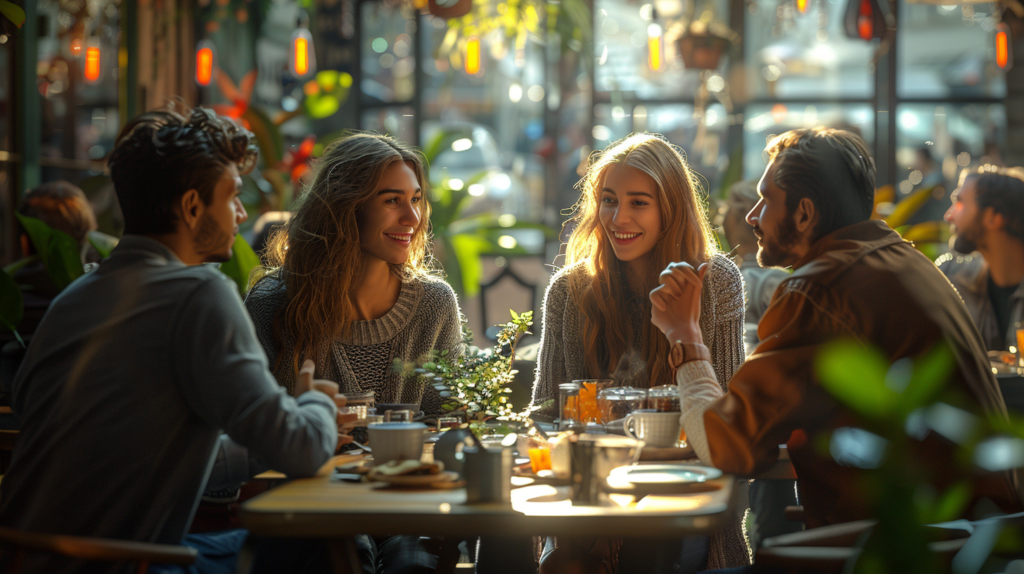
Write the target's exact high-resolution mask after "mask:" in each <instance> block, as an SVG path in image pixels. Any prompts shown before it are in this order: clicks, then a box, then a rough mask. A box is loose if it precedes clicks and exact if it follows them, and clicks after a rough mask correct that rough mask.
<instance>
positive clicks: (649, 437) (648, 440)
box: [622, 413, 681, 447]
mask: <svg viewBox="0 0 1024 574" xmlns="http://www.w3.org/2000/svg"><path fill="white" fill-rule="evenodd" d="M622 427H623V430H624V431H625V432H626V436H628V437H631V438H635V439H639V440H642V441H644V444H646V446H653V447H671V446H675V445H676V442H677V441H678V440H679V432H680V430H681V425H680V422H679V413H633V414H631V415H629V416H627V417H626V420H625V422H624V423H623V425H622Z"/></svg>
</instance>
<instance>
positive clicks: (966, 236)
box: [944, 178, 982, 255]
mask: <svg viewBox="0 0 1024 574" xmlns="http://www.w3.org/2000/svg"><path fill="white" fill-rule="evenodd" d="M974 184H975V181H974V179H973V178H967V179H965V180H964V183H963V185H961V186H960V187H959V188H958V189H957V190H956V191H954V192H953V197H952V199H953V205H952V206H950V208H949V209H948V210H947V211H946V215H945V217H944V219H945V220H946V221H948V222H949V223H950V231H951V232H952V233H953V234H955V237H954V238H953V250H954V251H957V252H958V253H963V254H965V255H966V254H969V253H973V252H974V251H977V249H978V242H979V241H980V240H981V239H982V227H981V213H980V212H979V210H978V203H977V201H976V199H977V198H976V196H975V194H976V191H975V189H974Z"/></svg>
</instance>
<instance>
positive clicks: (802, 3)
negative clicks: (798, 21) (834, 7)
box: [796, 0, 810, 14]
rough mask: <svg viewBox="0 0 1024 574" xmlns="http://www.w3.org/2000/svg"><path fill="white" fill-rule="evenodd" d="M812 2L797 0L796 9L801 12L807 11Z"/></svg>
mask: <svg viewBox="0 0 1024 574" xmlns="http://www.w3.org/2000/svg"><path fill="white" fill-rule="evenodd" d="M809 4H810V0H796V9H797V11H799V12H800V13H801V14H806V13H807V6H808V5H809Z"/></svg>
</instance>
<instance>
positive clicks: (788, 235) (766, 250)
mask: <svg viewBox="0 0 1024 574" xmlns="http://www.w3.org/2000/svg"><path fill="white" fill-rule="evenodd" d="M756 230H757V232H758V234H759V235H760V238H761V245H760V249H758V250H757V264H758V265H760V266H761V267H788V266H790V265H792V264H794V263H796V255H794V254H793V253H792V252H791V251H790V249H792V247H793V246H794V245H796V242H797V240H798V237H797V235H798V234H797V230H796V223H794V222H793V219H792V218H790V217H786V218H785V219H783V220H782V224H781V225H779V234H778V237H776V238H770V237H768V236H766V235H764V233H763V232H762V231H761V229H760V228H756Z"/></svg>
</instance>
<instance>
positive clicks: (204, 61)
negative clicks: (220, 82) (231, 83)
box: [196, 40, 217, 86]
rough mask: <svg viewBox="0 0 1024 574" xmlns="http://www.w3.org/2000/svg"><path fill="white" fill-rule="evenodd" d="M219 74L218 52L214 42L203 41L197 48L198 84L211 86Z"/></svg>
mask: <svg viewBox="0 0 1024 574" xmlns="http://www.w3.org/2000/svg"><path fill="white" fill-rule="evenodd" d="M215 73H217V51H216V50H215V48H214V45H213V42H211V41H209V40H202V41H200V42H199V44H198V45H197V46H196V83H197V84H199V85H200V86H209V85H210V82H211V81H213V75H214V74H215Z"/></svg>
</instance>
